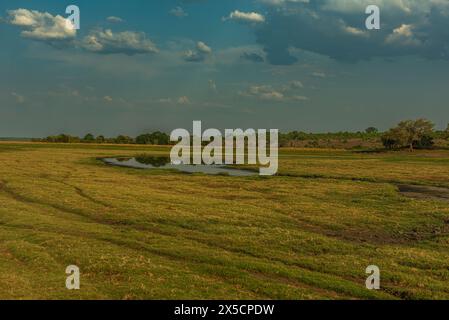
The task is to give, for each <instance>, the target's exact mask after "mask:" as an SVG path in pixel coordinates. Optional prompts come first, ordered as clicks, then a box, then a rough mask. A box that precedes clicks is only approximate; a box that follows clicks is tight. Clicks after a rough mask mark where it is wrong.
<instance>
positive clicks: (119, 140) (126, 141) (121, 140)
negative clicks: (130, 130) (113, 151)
mask: <svg viewBox="0 0 449 320" xmlns="http://www.w3.org/2000/svg"><path fill="white" fill-rule="evenodd" d="M115 143H118V144H132V143H134V140H133V138H131V137H128V136H123V135H119V136H118V137H117V138H115Z"/></svg>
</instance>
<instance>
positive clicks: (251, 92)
mask: <svg viewBox="0 0 449 320" xmlns="http://www.w3.org/2000/svg"><path fill="white" fill-rule="evenodd" d="M302 88H303V84H302V83H301V82H300V81H291V82H290V83H288V84H286V85H283V86H282V87H281V88H280V89H277V88H274V87H273V86H271V85H253V86H250V87H249V88H248V89H246V90H245V91H243V92H240V95H241V96H244V97H249V98H256V99H259V100H265V101H278V102H288V101H290V102H291V101H307V100H309V98H307V97H306V96H303V95H299V94H298V93H297V91H298V89H302Z"/></svg>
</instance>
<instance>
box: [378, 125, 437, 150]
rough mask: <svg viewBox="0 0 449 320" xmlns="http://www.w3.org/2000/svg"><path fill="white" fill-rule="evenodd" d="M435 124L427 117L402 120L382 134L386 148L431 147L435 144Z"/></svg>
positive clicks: (411, 148)
mask: <svg viewBox="0 0 449 320" xmlns="http://www.w3.org/2000/svg"><path fill="white" fill-rule="evenodd" d="M434 126H435V125H434V124H433V123H432V122H431V121H429V120H426V119H418V120H406V121H401V122H400V123H399V124H398V125H397V126H396V127H395V128H392V129H390V130H389V131H388V132H386V133H385V134H384V135H383V136H382V142H383V144H384V146H385V147H386V148H400V147H408V148H409V149H410V151H413V149H414V148H415V147H430V146H432V145H433V128H434Z"/></svg>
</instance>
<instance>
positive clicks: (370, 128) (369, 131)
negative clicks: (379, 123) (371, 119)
mask: <svg viewBox="0 0 449 320" xmlns="http://www.w3.org/2000/svg"><path fill="white" fill-rule="evenodd" d="M365 132H366V133H368V134H374V133H378V132H379V130H378V129H377V128H375V127H369V128H367V129H366V130H365Z"/></svg>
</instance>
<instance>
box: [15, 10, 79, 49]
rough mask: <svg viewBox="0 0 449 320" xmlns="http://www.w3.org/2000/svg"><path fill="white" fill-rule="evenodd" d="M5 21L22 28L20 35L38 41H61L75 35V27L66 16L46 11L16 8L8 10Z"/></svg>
mask: <svg viewBox="0 0 449 320" xmlns="http://www.w3.org/2000/svg"><path fill="white" fill-rule="evenodd" d="M7 21H8V22H9V23H10V24H12V25H15V26H18V27H20V28H22V29H23V31H22V33H21V34H22V36H23V37H26V38H30V39H34V40H40V41H53V42H54V41H61V40H68V39H72V38H74V37H75V36H76V29H75V28H74V27H73V25H72V23H71V22H70V21H69V20H67V19H66V18H64V17H62V16H59V15H56V16H53V15H51V14H50V13H48V12H39V11H36V10H27V9H17V10H9V11H8V19H7Z"/></svg>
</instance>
